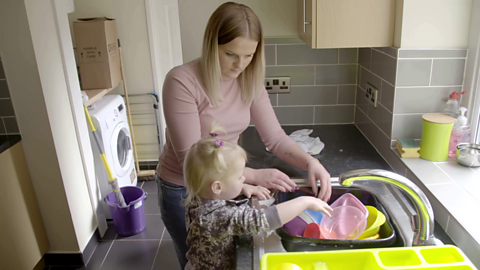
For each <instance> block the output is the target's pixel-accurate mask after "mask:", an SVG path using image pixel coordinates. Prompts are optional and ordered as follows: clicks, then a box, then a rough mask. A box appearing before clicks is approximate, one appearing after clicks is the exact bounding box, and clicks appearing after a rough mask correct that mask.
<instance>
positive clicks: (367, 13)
mask: <svg viewBox="0 0 480 270" xmlns="http://www.w3.org/2000/svg"><path fill="white" fill-rule="evenodd" d="M303 1H304V0H301V1H300V2H301V4H302V7H301V8H299V10H300V12H301V13H302V14H303V13H304V14H305V16H299V17H300V20H301V19H303V18H305V21H307V22H308V21H309V19H310V17H309V16H310V15H311V16H312V17H311V18H312V19H311V23H312V27H311V28H310V27H309V25H308V24H307V25H305V29H306V31H305V32H306V33H302V32H300V38H301V39H302V40H303V41H304V42H305V43H307V44H309V45H310V44H311V45H310V46H311V47H312V48H358V47H389V46H392V45H393V35H394V27H395V0H305V5H303ZM302 14H301V15H302ZM302 28H303V27H302ZM310 29H311V31H312V34H311V36H312V41H311V42H309V41H308V39H307V35H309V33H308V31H310ZM302 30H303V29H302ZM302 35H303V37H302Z"/></svg>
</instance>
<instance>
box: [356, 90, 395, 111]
mask: <svg viewBox="0 0 480 270" xmlns="http://www.w3.org/2000/svg"><path fill="white" fill-rule="evenodd" d="M358 88H360V89H362V90H363V92H367V91H365V89H363V88H362V87H361V86H360V85H359V86H358ZM378 104H379V105H380V106H382V107H383V108H384V109H385V110H387V112H389V113H391V114H392V116H393V112H391V111H390V110H389V109H388V108H387V107H385V106H384V105H383V104H382V103H381V102H378ZM355 105H356V104H355Z"/></svg>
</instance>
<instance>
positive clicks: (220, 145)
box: [215, 140, 223, 147]
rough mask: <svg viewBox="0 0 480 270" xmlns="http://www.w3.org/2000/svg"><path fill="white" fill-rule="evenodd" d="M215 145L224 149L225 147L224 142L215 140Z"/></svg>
mask: <svg viewBox="0 0 480 270" xmlns="http://www.w3.org/2000/svg"><path fill="white" fill-rule="evenodd" d="M215 144H216V145H217V147H222V146H223V141H221V140H215Z"/></svg>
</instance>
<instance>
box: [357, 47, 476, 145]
mask: <svg viewBox="0 0 480 270" xmlns="http://www.w3.org/2000/svg"><path fill="white" fill-rule="evenodd" d="M358 52H359V55H358V59H359V63H358V66H359V72H358V87H357V97H356V109H357V112H356V113H355V115H356V119H355V124H356V125H357V127H359V128H360V130H361V131H362V132H363V133H364V134H365V136H366V137H367V138H368V139H369V140H370V141H371V142H372V143H373V141H375V140H377V139H378V138H383V137H384V136H387V137H388V138H389V140H390V145H394V144H395V141H396V139H397V138H413V139H420V138H421V133H422V115H423V114H425V113H437V112H442V110H443V108H444V106H445V103H446V101H447V99H448V96H449V94H450V93H452V92H453V91H457V92H461V91H462V88H463V75H464V69H465V61H466V55H467V50H462V49H445V50H441V49H431V50H424V49H418V50H417V49H408V50H407V49H398V48H393V47H392V48H360V49H359V50H358ZM397 56H398V57H397ZM367 83H370V84H372V85H373V86H375V87H376V88H377V89H378V90H379V98H378V100H379V105H378V107H377V108H374V107H373V106H371V105H369V104H368V103H367V101H366V100H365V98H364V95H365V89H366V84H367ZM380 134H382V136H380ZM376 147H377V146H376ZM379 148H381V147H377V149H379ZM382 154H384V153H382Z"/></svg>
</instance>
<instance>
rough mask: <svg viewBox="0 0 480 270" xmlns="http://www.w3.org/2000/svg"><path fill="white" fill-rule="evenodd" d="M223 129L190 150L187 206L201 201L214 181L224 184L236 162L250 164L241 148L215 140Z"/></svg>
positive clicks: (213, 131) (185, 173)
mask: <svg viewBox="0 0 480 270" xmlns="http://www.w3.org/2000/svg"><path fill="white" fill-rule="evenodd" d="M220 130H221V129H220V128H218V126H216V125H215V126H214V127H212V129H211V130H210V135H209V136H208V137H204V138H202V139H200V140H199V141H198V142H196V143H195V144H194V145H192V147H191V148H190V149H189V150H188V152H187V155H186V157H185V161H184V163H183V177H184V178H185V184H186V187H187V192H188V197H187V198H186V199H185V200H184V204H185V205H188V204H189V203H191V202H192V201H194V200H196V199H199V198H200V195H201V194H202V193H204V192H205V191H207V190H208V189H209V188H210V184H211V183H212V182H213V181H222V180H223V179H224V178H225V176H227V175H228V174H229V173H230V172H231V170H232V166H231V165H232V163H233V161H235V160H237V159H238V158H243V159H244V160H245V161H246V160H247V154H246V152H245V150H243V148H242V147H240V146H238V145H236V144H233V143H230V142H227V141H225V140H222V139H220V138H218V137H216V134H217V133H216V132H219V131H220Z"/></svg>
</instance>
